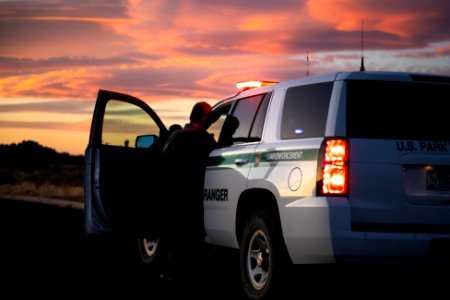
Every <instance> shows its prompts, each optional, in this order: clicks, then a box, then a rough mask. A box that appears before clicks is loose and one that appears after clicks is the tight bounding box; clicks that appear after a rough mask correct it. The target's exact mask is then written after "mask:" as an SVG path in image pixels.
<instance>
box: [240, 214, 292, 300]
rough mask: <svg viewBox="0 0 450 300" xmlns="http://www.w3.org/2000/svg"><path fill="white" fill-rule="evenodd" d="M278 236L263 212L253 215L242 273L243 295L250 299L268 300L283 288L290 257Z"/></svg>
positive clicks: (242, 254) (243, 251) (245, 234)
mask: <svg viewBox="0 0 450 300" xmlns="http://www.w3.org/2000/svg"><path fill="white" fill-rule="evenodd" d="M278 232H279V231H277V230H276V229H275V227H274V224H273V222H272V220H271V218H270V216H269V215H268V214H267V213H265V212H264V211H257V212H255V213H253V214H252V215H251V216H250V218H249V219H248V221H247V223H246V224H245V227H244V231H243V234H242V238H241V249H240V273H241V283H242V288H243V291H244V292H245V294H246V296H247V297H248V298H249V299H255V300H260V299H269V298H271V297H272V296H274V295H275V294H276V293H277V291H278V290H279V288H280V284H279V283H280V282H281V281H282V275H283V269H284V267H285V266H286V257H287V255H286V254H285V253H286V252H285V247H284V243H283V241H282V236H281V233H278Z"/></svg>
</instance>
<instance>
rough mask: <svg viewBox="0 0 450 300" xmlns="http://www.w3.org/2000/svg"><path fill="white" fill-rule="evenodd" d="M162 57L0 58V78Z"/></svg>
mask: <svg viewBox="0 0 450 300" xmlns="http://www.w3.org/2000/svg"><path fill="white" fill-rule="evenodd" d="M161 58H162V56H158V55H149V54H145V53H139V52H130V53H124V54H121V55H116V56H113V57H69V56H60V57H49V58H42V59H33V58H16V57H0V77H3V76H11V75H14V74H15V75H17V74H22V75H23V74H28V73H34V72H47V71H51V70H58V69H67V68H69V69H72V68H78V67H85V66H89V67H101V66H120V65H124V64H125V65H137V64H140V63H142V61H152V60H158V59H161Z"/></svg>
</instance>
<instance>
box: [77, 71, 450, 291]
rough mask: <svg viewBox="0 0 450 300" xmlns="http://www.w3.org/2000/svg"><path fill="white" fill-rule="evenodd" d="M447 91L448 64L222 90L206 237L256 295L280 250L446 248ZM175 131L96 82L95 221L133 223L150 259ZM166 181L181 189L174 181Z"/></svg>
mask: <svg viewBox="0 0 450 300" xmlns="http://www.w3.org/2000/svg"><path fill="white" fill-rule="evenodd" d="M449 100H450V77H448V76H435V75H429V74H428V75H427V74H410V73H394V72H348V73H333V74H327V75H323V76H317V77H307V78H302V79H296V80H291V81H287V82H282V83H276V84H270V85H266V86H262V87H259V88H254V89H248V90H246V91H243V92H239V93H237V94H236V95H234V96H231V97H229V98H226V99H224V100H222V101H219V102H218V103H217V104H216V105H215V106H214V112H215V114H216V116H217V117H218V119H217V121H216V122H215V123H214V124H212V126H211V127H210V129H209V131H210V132H211V133H213V134H214V136H215V137H216V138H217V141H218V143H219V145H220V146H219V147H218V148H217V149H215V150H214V151H213V152H211V154H210V161H209V164H208V167H207V171H206V179H205V190H204V199H203V200H204V202H203V203H204V209H205V228H206V232H207V237H206V242H207V243H208V244H211V245H216V246H224V247H229V248H236V249H240V256H241V279H242V284H243V288H244V290H245V292H246V294H247V296H248V297H249V298H253V299H262V298H264V297H266V296H267V295H268V294H270V293H271V292H272V289H273V287H274V286H276V285H275V284H276V283H277V279H279V278H281V275H282V272H283V271H282V268H281V266H283V265H284V263H285V262H288V263H293V264H316V263H336V262H337V263H340V262H347V261H354V260H358V261H369V260H370V261H378V260H383V261H387V260H389V261H390V260H393V261H400V260H401V261H403V260H407V261H424V260H427V259H428V258H433V259H436V258H443V259H448V257H449V256H450V125H449V124H450V123H449V117H448V110H447V109H446V107H447V105H448V101H449ZM236 119H237V120H238V122H236ZM233 123H234V124H235V125H236V124H238V125H239V126H238V127H237V128H233V130H232V131H231V138H230V137H226V131H228V124H233ZM166 138H167V130H166V128H165V126H164V125H163V124H162V123H161V121H160V120H159V118H158V117H157V116H156V114H155V113H154V112H153V110H151V109H150V108H149V107H148V106H147V105H146V104H145V103H144V102H143V101H140V100H138V99H136V98H133V97H131V96H128V95H124V94H120V93H115V92H110V91H104V90H101V91H100V92H99V96H98V100H97V105H96V108H95V113H94V118H93V122H92V128H91V135H90V140H89V145H88V147H87V149H86V165H85V167H86V168H85V172H86V174H85V179H86V180H85V216H86V218H85V227H86V232H87V235H88V236H96V235H101V234H106V233H111V232H113V233H119V234H130V233H133V234H135V235H134V237H136V238H137V239H138V240H139V245H140V249H141V250H142V251H141V254H142V258H143V262H146V263H154V262H155V257H156V256H157V254H158V251H157V249H158V247H157V246H158V243H157V241H158V240H157V238H155V236H154V235H152V234H155V231H154V230H152V229H154V228H157V225H156V224H157V223H158V214H157V213H154V212H155V211H157V209H158V206H159V205H160V204H158V203H159V202H160V201H163V200H164V199H161V197H158V196H156V195H158V192H157V187H158V186H160V183H158V181H159V180H160V176H158V169H159V168H164V166H163V165H162V164H161V160H160V159H158V158H159V155H160V153H161V147H162V144H163V143H164V141H165V140H166ZM130 142H131V143H130ZM165 193H180V194H179V196H180V197H182V196H183V194H182V192H180V191H177V190H176V183H174V188H173V189H172V190H166V191H160V192H159V195H162V198H164V194H165ZM155 207H156V208H155ZM150 236H151V237H152V238H145V237H150Z"/></svg>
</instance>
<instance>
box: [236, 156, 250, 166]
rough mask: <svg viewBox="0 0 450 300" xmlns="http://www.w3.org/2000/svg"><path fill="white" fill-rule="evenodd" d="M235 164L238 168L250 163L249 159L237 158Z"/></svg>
mask: <svg viewBox="0 0 450 300" xmlns="http://www.w3.org/2000/svg"><path fill="white" fill-rule="evenodd" d="M234 163H235V164H236V165H238V166H242V165H245V164H247V163H248V159H247V158H236V159H235V160H234Z"/></svg>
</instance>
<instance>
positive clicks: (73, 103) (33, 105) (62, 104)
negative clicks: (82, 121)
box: [0, 100, 93, 114]
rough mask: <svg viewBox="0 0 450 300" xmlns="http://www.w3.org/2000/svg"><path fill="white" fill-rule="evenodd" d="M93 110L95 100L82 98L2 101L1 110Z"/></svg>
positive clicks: (89, 111) (82, 112)
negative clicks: (4, 102) (16, 101)
mask: <svg viewBox="0 0 450 300" xmlns="http://www.w3.org/2000/svg"><path fill="white" fill-rule="evenodd" d="M92 110H93V102H91V101H81V100H55V101H33V102H27V103H9V104H1V103H0V111H1V112H43V113H70V114H90V113H91V112H92Z"/></svg>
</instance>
